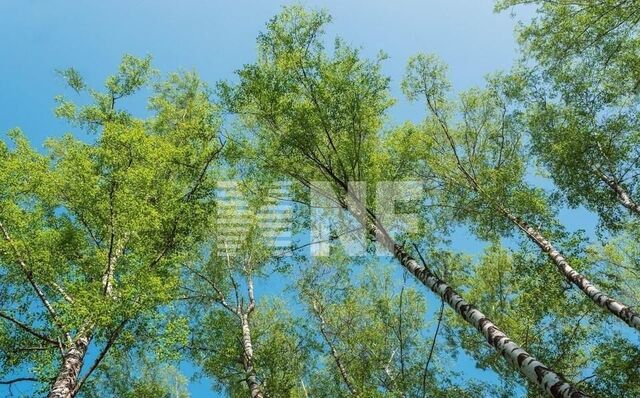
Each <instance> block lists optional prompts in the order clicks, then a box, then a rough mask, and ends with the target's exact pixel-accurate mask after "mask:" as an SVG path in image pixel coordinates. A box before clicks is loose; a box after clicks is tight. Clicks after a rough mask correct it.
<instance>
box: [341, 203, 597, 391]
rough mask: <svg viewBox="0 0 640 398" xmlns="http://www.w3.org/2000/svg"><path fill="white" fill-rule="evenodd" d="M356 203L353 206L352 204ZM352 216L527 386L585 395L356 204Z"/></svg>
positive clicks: (350, 204) (350, 205) (349, 206)
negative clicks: (539, 359) (503, 329)
mask: <svg viewBox="0 0 640 398" xmlns="http://www.w3.org/2000/svg"><path fill="white" fill-rule="evenodd" d="M353 202H355V203H353ZM348 208H349V210H350V211H351V213H352V214H353V215H354V216H355V217H356V218H357V219H358V220H360V222H361V223H362V224H363V226H364V227H366V228H368V229H369V230H370V231H371V232H373V233H374V235H375V237H376V240H377V241H378V242H379V243H380V244H382V245H383V246H384V247H385V248H386V249H387V250H389V252H391V253H392V254H393V256H394V257H395V258H396V259H397V260H398V261H399V262H400V264H402V266H403V267H404V268H406V269H407V270H408V271H409V272H410V273H411V274H413V275H414V276H415V277H416V278H417V279H418V280H419V281H420V282H421V283H422V284H423V285H425V286H426V287H428V288H429V289H430V290H431V291H432V292H434V293H435V294H437V295H438V296H439V297H440V298H442V300H443V301H444V302H445V303H446V304H447V305H448V306H449V307H451V308H452V309H453V310H454V311H455V312H457V313H458V314H459V315H460V316H461V317H462V318H463V319H464V320H465V321H466V322H467V323H469V324H470V325H472V326H473V327H475V328H476V329H477V330H478V331H479V332H480V333H482V335H483V336H484V337H485V339H486V340H487V343H488V344H489V345H491V346H492V347H493V348H494V349H495V350H496V351H497V352H498V353H500V355H502V356H503V357H504V358H505V359H506V360H507V361H508V362H510V363H511V364H512V365H513V366H515V367H516V368H517V369H518V370H519V371H520V373H521V374H522V375H523V376H524V377H526V378H527V380H529V381H530V382H532V383H533V384H535V385H537V386H538V387H540V389H541V390H543V391H544V392H545V393H546V394H547V395H549V396H551V397H556V398H583V397H588V395H586V394H584V393H583V392H581V391H579V390H578V389H577V388H575V387H574V386H572V385H571V384H570V383H569V382H568V381H567V380H565V379H564V377H563V376H562V375H560V374H558V373H556V372H554V371H553V370H552V369H550V368H548V367H547V366H545V365H544V364H543V363H542V362H540V361H538V360H537V359H536V358H534V357H533V356H531V354H529V353H528V352H526V351H525V350H524V349H522V348H521V347H520V346H519V345H518V344H516V343H515V342H514V341H513V340H511V339H510V338H509V337H508V336H507V335H506V334H505V333H504V332H503V331H502V330H500V329H499V328H498V326H497V325H496V324H494V323H493V322H491V321H490V320H489V318H487V317H486V316H485V315H484V314H483V313H482V312H480V311H479V310H478V309H477V308H475V307H474V306H473V305H471V304H470V303H468V302H466V301H465V300H464V299H463V298H462V297H461V296H460V295H459V294H458V293H457V292H456V291H455V290H453V288H451V286H449V285H447V283H446V282H445V281H443V280H442V279H440V278H438V277H437V276H436V275H435V274H433V273H432V272H431V271H430V270H429V269H427V268H426V267H423V266H421V265H419V264H418V262H417V261H416V260H415V259H414V258H413V257H412V256H411V255H409V254H408V253H407V252H405V251H404V249H403V248H402V247H401V246H400V245H398V244H397V243H396V242H395V241H394V240H393V238H391V236H389V234H388V233H387V231H386V230H385V229H384V227H383V226H382V225H380V224H379V222H378V221H377V220H376V219H375V216H374V215H373V214H371V213H369V212H368V211H367V210H366V209H364V208H363V207H362V205H360V204H359V203H358V200H357V198H356V200H354V201H352V202H350V203H349V205H348Z"/></svg>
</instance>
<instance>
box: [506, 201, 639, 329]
mask: <svg viewBox="0 0 640 398" xmlns="http://www.w3.org/2000/svg"><path fill="white" fill-rule="evenodd" d="M503 212H504V214H505V215H506V217H507V218H509V220H511V221H512V222H513V223H514V224H515V225H516V226H517V227H518V228H520V229H521V230H522V231H523V232H524V233H525V234H526V235H527V236H528V237H529V239H531V240H532V241H533V242H534V243H535V244H536V245H538V247H539V248H540V249H541V250H542V251H543V252H544V253H545V254H546V255H547V256H548V257H549V258H550V259H551V261H553V263H554V264H555V266H556V267H557V268H558V270H559V271H560V272H561V273H562V275H564V277H565V278H567V280H569V282H571V283H573V284H574V285H575V286H577V287H578V288H579V289H580V290H582V292H583V293H584V294H586V295H587V297H589V298H590V299H591V300H592V301H593V302H594V303H596V304H597V305H599V306H600V307H602V308H604V309H605V310H607V311H609V312H611V313H612V314H613V315H615V316H617V317H618V318H620V319H622V320H623V321H625V322H626V323H627V325H629V326H631V327H633V328H635V329H637V330H640V316H639V315H638V314H637V313H636V312H635V311H633V310H632V309H631V308H630V307H629V306H627V305H625V304H623V303H621V302H619V301H617V300H614V299H613V298H611V297H609V296H607V295H606V294H604V293H603V292H602V291H601V290H600V289H598V288H597V287H596V286H594V285H593V283H591V282H590V281H589V280H588V279H587V278H585V277H584V275H582V274H580V273H579V272H577V271H576V270H575V269H573V268H572V267H571V266H570V265H569V263H568V262H567V260H566V259H565V258H564V256H563V255H562V253H560V252H559V251H558V250H557V249H556V248H555V247H554V246H553V245H552V244H551V242H549V241H548V240H547V239H546V238H545V237H544V236H543V235H542V234H541V233H540V231H538V230H536V229H535V228H533V227H531V226H529V225H528V224H527V223H525V222H524V221H522V220H521V219H519V218H518V217H516V216H514V215H512V214H511V213H509V212H507V211H505V210H503Z"/></svg>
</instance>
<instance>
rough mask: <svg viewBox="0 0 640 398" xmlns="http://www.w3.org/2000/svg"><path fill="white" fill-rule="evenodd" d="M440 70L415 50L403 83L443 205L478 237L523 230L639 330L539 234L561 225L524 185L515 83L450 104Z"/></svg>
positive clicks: (624, 308) (492, 85)
mask: <svg viewBox="0 0 640 398" xmlns="http://www.w3.org/2000/svg"><path fill="white" fill-rule="evenodd" d="M445 70H446V68H445V66H444V65H443V64H442V63H441V62H440V61H438V60H437V58H435V57H433V56H427V55H418V56H416V57H414V58H412V59H411V60H409V64H408V67H407V74H406V77H405V80H404V82H403V89H404V91H405V93H406V95H407V96H408V98H409V99H412V100H415V99H417V98H422V99H423V100H424V102H425V104H426V108H427V111H428V114H429V116H428V118H427V120H426V121H425V122H424V125H423V127H422V134H420V135H418V136H417V137H416V138H417V139H419V140H421V141H422V142H423V145H424V146H425V148H426V149H425V152H426V154H425V163H423V166H424V167H423V170H422V171H421V172H420V173H421V174H422V175H423V178H424V179H426V180H436V181H439V182H440V185H441V189H440V191H441V192H442V195H443V196H442V197H441V199H440V201H441V204H442V205H443V206H451V207H453V208H454V211H453V213H452V214H453V216H454V217H455V218H456V219H458V220H460V221H471V222H472V223H473V225H474V228H475V230H476V232H478V233H479V234H480V236H483V235H484V236H485V237H487V236H491V235H496V234H497V235H498V236H500V235H505V234H508V233H510V232H511V231H518V232H520V233H521V234H522V235H523V236H524V237H526V238H527V239H529V240H530V241H531V242H533V243H534V244H535V245H536V246H538V248H539V249H540V250H541V251H542V253H544V254H545V255H547V257H548V258H549V260H550V261H551V262H552V263H553V264H554V265H555V267H556V268H557V269H558V271H559V272H560V274H561V276H562V277H563V279H566V280H568V281H569V282H571V283H572V284H573V285H575V286H576V287H577V288H578V289H580V290H581V291H582V292H583V293H584V294H585V295H586V296H587V297H589V298H590V299H591V300H592V301H593V303H594V304H596V305H598V306H600V307H602V308H603V309H604V310H606V311H609V312H610V313H611V314H612V315H615V316H616V317H618V318H620V319H621V320H622V321H624V322H625V323H627V324H628V325H629V326H630V327H633V328H636V329H638V330H640V315H638V314H637V313H636V312H635V311H634V310H633V309H632V308H631V307H629V306H628V305H626V304H624V303H622V302H620V301H619V300H618V299H616V298H614V297H611V296H609V295H608V294H607V293H605V292H603V291H602V290H601V289H599V288H598V287H596V285H594V284H593V283H592V282H591V281H589V280H588V279H587V278H586V277H585V275H583V274H581V273H580V272H579V271H577V270H576V269H575V268H574V267H572V266H571V265H570V263H569V260H568V259H567V258H566V257H565V255H563V254H562V253H561V252H560V250H559V249H558V248H557V247H556V246H555V244H554V243H552V241H551V237H550V236H549V235H547V234H546V233H545V232H543V231H545V230H547V231H554V229H555V230H558V228H559V225H558V224H557V222H555V221H554V219H553V213H552V210H551V208H550V206H549V201H548V200H546V198H545V195H544V193H543V192H542V191H541V190H540V189H535V188H533V187H531V186H530V185H529V184H527V182H525V172H526V170H527V162H526V159H525V157H524V151H523V147H522V140H523V138H522V133H521V132H520V124H519V123H518V117H517V113H518V112H519V111H518V109H515V110H514V109H510V108H509V102H508V101H509V99H508V95H509V90H512V89H513V88H512V85H513V82H512V81H511V80H509V79H502V78H500V77H496V78H495V79H493V81H490V82H489V87H488V88H487V89H486V90H477V89H472V90H470V91H468V92H465V93H463V94H462V95H461V96H460V101H459V103H454V102H452V101H450V100H448V99H447V97H446V96H447V91H448V88H449V83H448V81H447V80H446V75H445ZM516 84H517V83H516ZM457 112H459V114H457ZM458 115H459V116H458ZM456 119H458V120H459V121H457V120H456ZM536 225H537V226H536ZM551 233H552V232H551Z"/></svg>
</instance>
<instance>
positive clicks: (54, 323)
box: [0, 56, 221, 398]
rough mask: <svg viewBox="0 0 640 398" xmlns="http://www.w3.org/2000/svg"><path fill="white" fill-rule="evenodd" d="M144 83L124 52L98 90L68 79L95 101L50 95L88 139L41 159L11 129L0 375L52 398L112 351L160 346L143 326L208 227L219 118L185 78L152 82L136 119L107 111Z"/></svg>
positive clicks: (1, 212)
mask: <svg viewBox="0 0 640 398" xmlns="http://www.w3.org/2000/svg"><path fill="white" fill-rule="evenodd" d="M152 75H153V71H152V69H151V66H150V60H149V59H148V58H144V59H138V58H134V57H131V56H125V57H124V58H123V61H122V64H121V65H120V68H119V70H118V72H117V73H116V74H115V75H113V76H110V77H109V78H108V79H107V81H106V84H105V91H98V90H93V89H87V88H86V85H85V84H84V82H83V80H82V78H81V77H80V75H79V74H78V72H76V71H75V70H72V69H70V70H67V71H65V72H63V76H64V77H66V79H67V81H68V82H69V84H70V86H71V88H73V89H74V90H75V91H77V92H78V93H85V92H87V93H88V94H89V95H90V97H91V98H92V100H93V101H92V102H90V103H89V104H88V105H83V106H79V105H75V104H74V103H73V102H71V101H69V100H66V99H64V98H62V97H60V98H59V99H58V101H59V107H58V108H57V114H58V115H59V116H61V117H66V118H68V119H69V120H71V121H72V122H73V123H74V125H75V126H78V127H86V128H88V130H89V131H90V132H91V133H93V134H95V135H94V136H93V137H92V139H90V140H89V141H90V142H84V141H80V140H78V139H77V138H74V137H73V136H71V135H65V136H64V137H62V138H59V139H51V140H49V141H48V142H47V152H48V154H47V156H45V155H41V154H39V153H37V152H35V151H34V150H33V149H31V147H30V146H29V144H28V143H27V141H26V139H25V138H24V137H23V136H22V135H21V134H20V133H18V132H12V133H11V137H12V139H13V141H12V142H11V143H8V144H6V143H3V144H2V149H1V156H0V162H1V163H2V167H0V169H1V171H0V179H1V180H2V183H1V184H0V185H1V186H2V188H0V190H1V194H0V198H1V203H0V225H1V227H0V229H1V232H2V241H1V243H0V256H1V257H0V267H1V268H0V269H1V272H0V278H2V283H1V285H2V290H1V293H2V300H1V303H2V304H1V305H0V314H2V324H1V326H0V327H1V329H0V330H2V334H3V336H5V337H4V338H3V339H0V341H1V343H2V344H3V347H2V350H1V351H2V352H3V355H2V363H0V366H2V373H3V375H4V376H9V377H12V376H13V375H14V374H16V375H18V376H20V377H22V374H21V372H24V373H25V375H26V378H28V379H29V381H32V382H34V383H37V384H38V386H39V387H38V388H39V391H41V392H43V394H44V393H45V392H46V394H47V395H48V396H49V397H51V398H54V397H55V398H58V397H73V396H76V395H77V394H79V392H80V391H82V390H83V387H85V386H86V385H87V384H88V383H87V382H88V381H90V380H91V378H92V376H93V375H94V374H96V373H99V372H100V369H101V364H102V363H103V360H104V359H105V358H106V357H108V356H109V353H110V352H111V351H114V350H116V351H117V350H121V349H122V350H126V349H132V348H133V347H136V346H139V345H143V344H145V341H144V339H143V337H149V338H151V339H153V338H156V337H157V334H156V337H154V336H153V335H148V334H144V333H140V331H142V330H144V329H145V326H146V325H147V324H148V322H149V321H150V320H151V319H153V318H154V317H155V316H157V311H158V308H159V307H161V306H162V305H164V304H166V303H168V302H169V301H171V300H172V299H173V298H174V296H175V289H176V287H177V285H178V279H179V275H180V273H179V269H178V267H177V264H178V263H179V262H180V261H183V260H184V259H185V258H188V257H189V255H190V253H191V248H192V247H193V245H194V243H195V242H197V241H198V240H199V239H200V238H201V236H202V232H203V231H204V230H205V229H206V227H207V225H208V224H209V221H210V220H209V214H210V211H211V209H212V206H213V204H214V200H213V197H212V196H211V195H210V191H211V187H212V174H211V171H212V168H213V167H214V165H215V164H216V162H217V161H218V158H219V155H220V151H221V143H220V141H219V139H218V128H219V119H218V117H217V109H216V107H215V106H214V105H213V104H212V103H211V101H210V99H209V95H208V92H207V89H206V87H205V86H204V85H203V84H202V83H201V82H200V81H199V80H198V78H197V77H196V76H195V75H192V74H186V75H172V76H171V77H170V78H168V79H167V81H164V82H159V83H158V84H157V85H156V86H155V90H154V94H153V95H152V97H151V98H150V100H149V104H150V108H151V109H152V111H153V116H151V117H150V118H148V119H146V120H142V119H138V118H136V117H134V116H133V115H132V114H131V113H129V112H127V111H125V110H122V109H120V108H118V106H117V105H118V104H119V101H120V99H121V98H123V97H126V96H129V95H132V94H134V93H135V92H136V91H137V90H138V89H140V88H141V87H143V86H145V85H147V84H148V83H149V79H150V78H151V76H152ZM151 330H153V329H151ZM138 338H140V339H139V340H138ZM89 351H92V353H91V354H89Z"/></svg>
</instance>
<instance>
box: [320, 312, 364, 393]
mask: <svg viewBox="0 0 640 398" xmlns="http://www.w3.org/2000/svg"><path fill="white" fill-rule="evenodd" d="M314 313H315V314H316V316H317V317H318V320H319V321H320V334H322V337H323V338H324V341H326V342H327V345H328V346H329V351H331V357H332V358H333V361H334V362H335V363H336V367H337V368H338V372H340V377H341V378H342V381H344V384H345V385H346V386H347V389H348V390H349V392H350V393H351V395H354V396H355V395H358V394H357V392H356V391H357V390H356V388H355V387H354V386H353V384H352V383H351V378H350V377H349V372H347V368H346V367H345V366H344V363H343V362H342V357H341V356H340V354H339V353H338V350H336V348H335V346H334V345H333V343H331V340H330V339H329V336H328V335H327V323H326V322H325V320H324V317H323V316H322V314H321V313H320V311H319V310H318V309H316V308H314Z"/></svg>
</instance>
